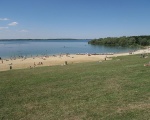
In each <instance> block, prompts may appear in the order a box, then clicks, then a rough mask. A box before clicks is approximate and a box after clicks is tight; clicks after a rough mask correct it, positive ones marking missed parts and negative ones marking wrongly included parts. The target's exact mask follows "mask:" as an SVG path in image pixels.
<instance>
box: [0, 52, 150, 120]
mask: <svg viewBox="0 0 150 120" xmlns="http://www.w3.org/2000/svg"><path fill="white" fill-rule="evenodd" d="M149 61H150V56H149V57H148V58H146V59H144V58H140V55H134V56H126V57H117V58H114V59H113V60H111V61H104V62H93V63H81V64H71V65H67V66H52V67H41V68H35V69H24V70H10V71H5V72H0V119H4V120H5V119H23V120H30V119H31V120H33V119H34V120H36V119H39V120H41V119H43V120H45V119H47V120H50V119H52V120H58V119H62V120H64V119H66V120H67V119H68V120H71V119H73V120H80V119H85V120H88V119H91V120H93V119H94V120H95V119H104V120H106V119H107V120H109V119H110V120H111V119H114V120H117V119H118V120H120V119H121V120H128V119H136V120H141V119H142V120H144V119H145V120H148V119H149V118H150V112H149V111H150V76H149V75H150V67H144V66H143V65H144V63H148V62H149Z"/></svg>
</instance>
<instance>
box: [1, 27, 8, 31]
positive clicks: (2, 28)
mask: <svg viewBox="0 0 150 120" xmlns="http://www.w3.org/2000/svg"><path fill="white" fill-rule="evenodd" d="M4 29H8V27H0V30H4Z"/></svg>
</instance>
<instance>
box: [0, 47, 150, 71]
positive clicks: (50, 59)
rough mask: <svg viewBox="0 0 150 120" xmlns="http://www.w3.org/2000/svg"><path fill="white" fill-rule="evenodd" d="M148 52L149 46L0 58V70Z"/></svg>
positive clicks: (107, 58)
mask: <svg viewBox="0 0 150 120" xmlns="http://www.w3.org/2000/svg"><path fill="white" fill-rule="evenodd" d="M147 53H150V48H147V49H142V50H137V51H132V52H128V53H115V54H112V53H108V54H65V55H64V54H63V55H53V56H37V57H30V58H24V57H23V58H16V59H1V60H0V71H7V70H11V69H25V68H26V69H33V68H36V67H41V66H54V65H61V66H64V65H69V64H75V63H83V62H96V61H97V62H102V61H105V60H111V58H112V57H117V56H126V55H133V54H147Z"/></svg>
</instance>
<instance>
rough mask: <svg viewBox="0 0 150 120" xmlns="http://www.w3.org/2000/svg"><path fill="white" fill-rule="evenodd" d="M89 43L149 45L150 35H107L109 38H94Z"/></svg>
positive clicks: (124, 45)
mask: <svg viewBox="0 0 150 120" xmlns="http://www.w3.org/2000/svg"><path fill="white" fill-rule="evenodd" d="M88 43H89V44H92V45H108V46H122V47H126V46H128V47H132V46H149V45H150V36H130V37H126V36H123V37H107V38H99V39H93V40H91V41H89V42H88Z"/></svg>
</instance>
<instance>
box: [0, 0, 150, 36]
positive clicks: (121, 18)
mask: <svg viewBox="0 0 150 120" xmlns="http://www.w3.org/2000/svg"><path fill="white" fill-rule="evenodd" d="M149 34H150V0H0V39H19V38H24V39H25V38H27V39H28V38H32V39H38V38H39V39H41V38H43V39H45V38H46V39H47V38H50V39H53V38H79V39H80V38H82V39H88V38H89V39H93V38H101V37H119V36H132V35H149Z"/></svg>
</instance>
